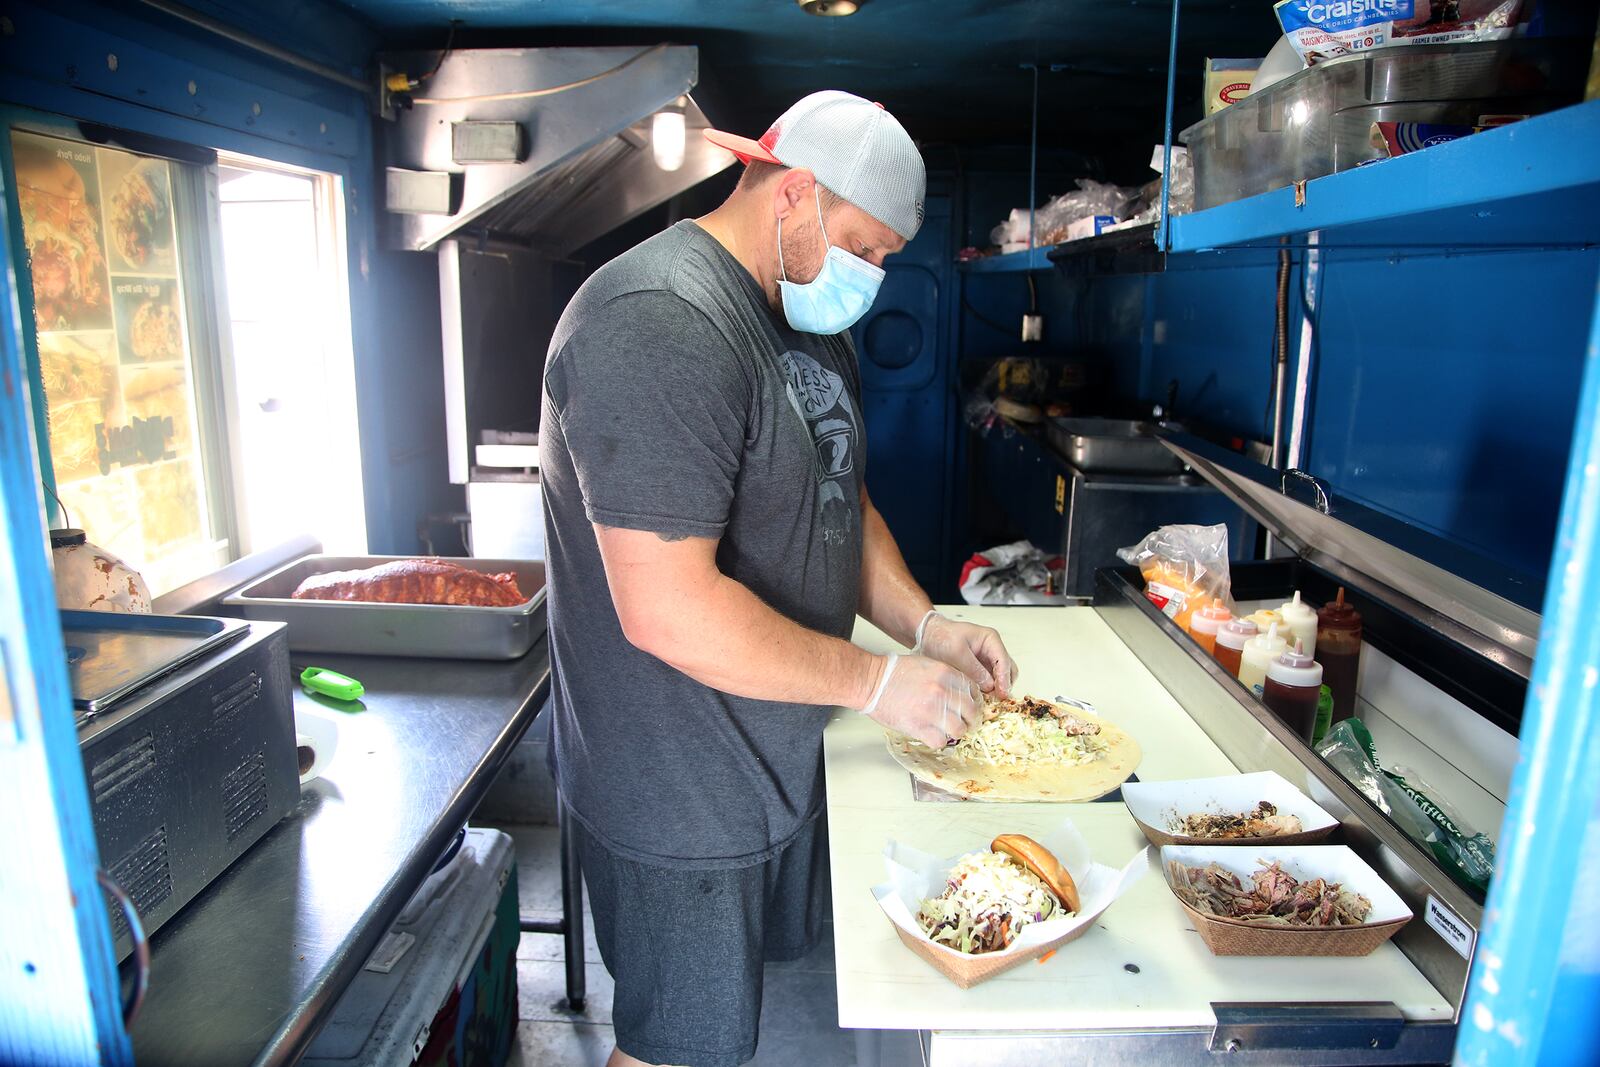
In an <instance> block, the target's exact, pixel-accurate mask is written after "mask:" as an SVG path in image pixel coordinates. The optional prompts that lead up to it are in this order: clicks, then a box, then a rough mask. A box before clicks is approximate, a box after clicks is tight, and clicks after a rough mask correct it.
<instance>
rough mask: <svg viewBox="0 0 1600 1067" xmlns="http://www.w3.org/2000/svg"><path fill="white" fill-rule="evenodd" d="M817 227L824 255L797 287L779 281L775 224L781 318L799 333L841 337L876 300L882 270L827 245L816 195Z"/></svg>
mask: <svg viewBox="0 0 1600 1067" xmlns="http://www.w3.org/2000/svg"><path fill="white" fill-rule="evenodd" d="M812 188H813V189H815V188H816V187H815V186H813V187H812ZM817 225H819V226H821V227H822V241H823V243H824V244H826V245H827V246H828V254H827V255H826V256H824V257H823V260H822V269H821V270H820V271H818V272H817V276H816V277H815V278H813V279H811V280H810V281H809V282H806V283H805V284H804V285H801V284H800V283H798V282H791V281H789V280H788V279H787V278H784V277H783V273H784V270H783V220H782V219H779V220H778V275H779V281H778V291H779V292H780V293H781V294H782V296H783V317H784V318H786V319H788V320H789V325H790V326H792V327H794V328H795V329H796V330H799V331H801V332H802V333H843V332H844V331H846V330H848V329H849V328H850V327H851V326H853V325H855V323H856V321H857V320H858V319H860V318H861V316H863V315H865V314H866V313H867V309H868V308H870V307H871V306H872V301H873V300H874V299H876V298H877V295H878V286H880V285H882V284H883V268H882V267H874V266H873V265H872V264H871V263H868V262H867V261H866V260H864V259H862V258H861V257H860V256H853V255H851V254H850V253H849V252H846V251H845V250H844V249H842V248H835V247H834V246H833V244H832V243H830V242H829V241H828V228H827V226H826V225H825V224H824V223H823V221H822V194H821V193H820V192H819V193H817Z"/></svg>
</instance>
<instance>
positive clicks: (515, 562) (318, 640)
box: [222, 555, 545, 660]
mask: <svg viewBox="0 0 1600 1067" xmlns="http://www.w3.org/2000/svg"><path fill="white" fill-rule="evenodd" d="M421 558H426V557H420V556H321V555H318V556H304V557H302V558H300V559H297V560H295V561H294V562H293V563H290V564H288V565H287V566H284V567H280V568H279V569H278V570H275V571H273V572H272V573H271V574H268V575H265V576H264V577H261V578H258V579H256V580H255V581H254V582H251V583H250V584H249V585H247V586H245V587H244V588H242V589H240V590H239V591H238V592H236V593H233V594H232V595H230V596H228V597H226V598H224V599H223V601H222V602H223V604H225V605H227V606H228V607H230V608H232V609H234V610H235V611H238V612H239V613H240V614H241V615H243V616H244V617H245V618H247V619H271V620H275V621H278V622H285V623H288V624H289V647H290V648H291V649H294V650H295V651H297V652H343V653H349V654H353V655H368V656H412V657H421V658H425V659H490V660H505V659H517V658H519V657H521V656H523V655H524V654H526V653H527V651H528V649H530V648H532V647H533V644H534V642H535V641H537V640H538V639H539V638H540V637H541V636H542V635H543V634H544V631H545V614H544V596H545V579H544V564H543V563H542V562H540V561H538V560H527V559H466V558H460V559H458V558H451V559H448V560H446V562H449V563H453V564H456V565H457V566H460V567H465V568H467V569H469V570H475V571H485V572H488V573H491V574H498V573H501V572H506V571H509V572H510V573H512V574H515V575H516V576H517V586H518V587H519V588H520V589H521V590H522V592H523V593H524V594H526V595H527V596H528V598H529V599H528V600H527V601H526V602H525V603H522V604H519V605H517V606H516V607H511V608H474V607H461V606H457V605H454V604H368V603H362V602H360V601H354V600H295V599H293V598H292V596H291V594H292V593H293V592H294V591H295V589H296V588H297V587H298V586H299V585H300V583H301V582H302V581H304V580H305V579H306V578H308V577H310V576H311V575H313V574H326V573H327V572H328V571H352V570H362V569H364V568H367V567H376V566H378V565H379V564H383V563H392V562H394V561H396V560H405V559H421Z"/></svg>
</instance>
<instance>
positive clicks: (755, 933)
mask: <svg viewBox="0 0 1600 1067" xmlns="http://www.w3.org/2000/svg"><path fill="white" fill-rule="evenodd" d="M563 814H564V815H565V816H566V817H567V819H568V822H567V825H568V826H569V827H570V828H571V832H573V833H576V834H577V835H578V848H579V853H580V862H581V863H582V865H583V880H584V882H585V883H587V884H588V887H589V903H590V905H591V909H592V911H593V913H594V928H595V940H596V941H597V942H599V945H600V955H601V958H602V959H604V960H605V964H606V970H608V971H610V972H611V977H612V978H613V979H614V980H615V982H616V994H615V999H614V1001H613V1005H612V1019H613V1023H614V1025H615V1029H616V1036H617V1047H618V1048H620V1049H621V1050H622V1051H623V1052H626V1053H627V1054H628V1055H630V1056H633V1057H636V1058H637V1059H641V1060H643V1061H644V1062H646V1063H670V1064H683V1065H685V1067H738V1065H739V1064H742V1063H744V1062H745V1061H747V1060H749V1059H750V1058H751V1057H752V1056H754V1055H755V1054H756V1036H757V1029H758V1024H759V1022H760V1019H761V978H762V965H763V964H764V963H767V962H772V963H780V962H784V961H787V960H795V959H799V958H800V957H802V956H804V955H805V954H806V953H807V952H808V951H810V950H811V949H812V948H813V947H814V946H815V945H816V943H817V941H818V939H819V938H820V937H821V934H822V914H823V909H824V907H826V902H827V869H828V859H827V856H828V832H827V817H826V816H825V815H819V816H817V818H815V819H813V820H812V821H811V822H810V824H808V825H807V826H806V827H805V828H804V829H802V830H801V831H800V832H799V834H797V835H796V836H795V837H794V838H793V840H791V841H790V843H789V844H788V845H786V846H785V847H784V849H783V851H782V852H779V853H778V854H777V855H776V856H774V857H773V858H772V859H770V860H768V861H766V862H765V863H760V864H756V865H755V866H752V867H740V868H736V869H734V870H712V871H699V870H684V869H682V868H675V867H655V866H651V865H648V864H644V863H636V862H634V861H633V860H630V859H625V858H623V857H621V856H618V855H616V854H615V853H613V852H610V851H608V850H607V849H606V847H605V845H604V844H603V843H601V842H600V841H599V840H598V839H597V838H596V837H595V836H594V835H593V834H592V833H590V832H589V830H588V829H587V828H585V827H584V825H583V824H582V823H581V822H580V821H579V820H578V819H576V818H573V817H572V815H571V813H570V812H564V813H563Z"/></svg>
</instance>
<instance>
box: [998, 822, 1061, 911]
mask: <svg viewBox="0 0 1600 1067" xmlns="http://www.w3.org/2000/svg"><path fill="white" fill-rule="evenodd" d="M989 849H990V851H992V852H999V853H1001V854H1002V855H1006V856H1010V857H1011V858H1012V859H1014V860H1016V861H1017V862H1018V863H1020V864H1022V866H1023V867H1025V868H1026V869H1028V870H1029V871H1032V872H1033V873H1034V874H1036V875H1038V877H1039V880H1040V881H1041V882H1043V883H1044V886H1045V888H1046V889H1048V890H1050V892H1052V893H1054V894H1055V895H1056V899H1057V900H1059V901H1061V906H1062V907H1063V908H1065V909H1066V910H1067V911H1068V912H1070V913H1072V914H1074V915H1075V914H1077V911H1078V884H1077V883H1076V882H1074V881H1073V880H1072V875H1070V874H1068V873H1067V869H1066V868H1065V867H1063V866H1062V865H1061V862H1060V861H1059V860H1057V859H1056V858H1055V856H1053V855H1051V854H1050V850H1049V849H1047V848H1045V847H1044V846H1043V845H1041V844H1039V842H1037V841H1035V840H1034V839H1033V838H1031V837H1025V836H1023V835H1022V834H1001V835H1000V836H999V837H997V838H995V839H994V840H993V841H991V842H990V843H989Z"/></svg>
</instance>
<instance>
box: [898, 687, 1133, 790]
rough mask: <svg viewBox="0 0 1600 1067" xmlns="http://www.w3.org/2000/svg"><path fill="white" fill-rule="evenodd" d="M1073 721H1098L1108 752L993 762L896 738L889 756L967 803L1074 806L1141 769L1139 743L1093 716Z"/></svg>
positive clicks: (1076, 712) (1075, 711)
mask: <svg viewBox="0 0 1600 1067" xmlns="http://www.w3.org/2000/svg"><path fill="white" fill-rule="evenodd" d="M1071 712H1072V715H1073V717H1074V718H1078V719H1082V720H1084V721H1085V722H1092V723H1096V724H1098V725H1099V727H1100V734H1099V737H1100V739H1101V740H1102V741H1104V742H1105V743H1106V751H1105V753H1104V754H1103V755H1102V756H1101V757H1100V758H1099V759H1096V760H1094V761H1093V762H1090V763H1084V764H1080V765H1079V766H1076V767H1072V766H1067V765H1066V764H1061V763H1034V764H1028V763H1007V764H996V763H987V762H979V761H976V760H966V759H960V758H957V757H956V756H955V755H954V754H953V750H949V749H946V750H940V751H935V750H933V749H931V748H928V747H927V746H926V745H922V744H919V743H917V742H914V741H911V740H909V739H908V738H905V737H901V736H900V735H898V734H889V735H887V741H888V745H889V755H891V756H893V757H894V761H895V762H896V763H898V764H900V766H902V767H904V768H905V769H906V770H908V771H910V772H911V773H912V774H913V775H914V776H916V777H917V778H918V779H920V780H922V781H924V782H926V783H927V784H929V785H931V786H933V787H934V788H935V789H943V790H944V791H945V792H947V793H954V794H956V795H957V796H960V797H965V798H966V799H968V800H985V801H1012V802H1032V803H1037V802H1040V801H1044V802H1057V803H1072V802H1076V801H1084V800H1098V799H1099V798H1101V797H1103V796H1105V795H1106V794H1107V793H1110V792H1112V791H1113V790H1115V789H1116V788H1117V787H1119V786H1120V785H1122V783H1123V782H1125V781H1127V780H1128V777H1129V776H1130V775H1132V774H1133V772H1134V770H1135V769H1136V768H1138V766H1139V760H1140V759H1141V758H1142V756H1143V755H1144V754H1143V753H1142V752H1141V751H1140V750H1139V743H1138V742H1137V741H1135V740H1134V739H1133V738H1132V737H1130V736H1128V734H1127V733H1126V732H1125V731H1123V730H1122V729H1121V728H1119V727H1117V726H1114V725H1113V724H1111V723H1109V722H1107V721H1106V720H1104V719H1102V718H1100V717H1099V716H1096V715H1090V714H1089V713H1087V712H1084V711H1080V710H1079V709H1077V708H1072V709H1071Z"/></svg>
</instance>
